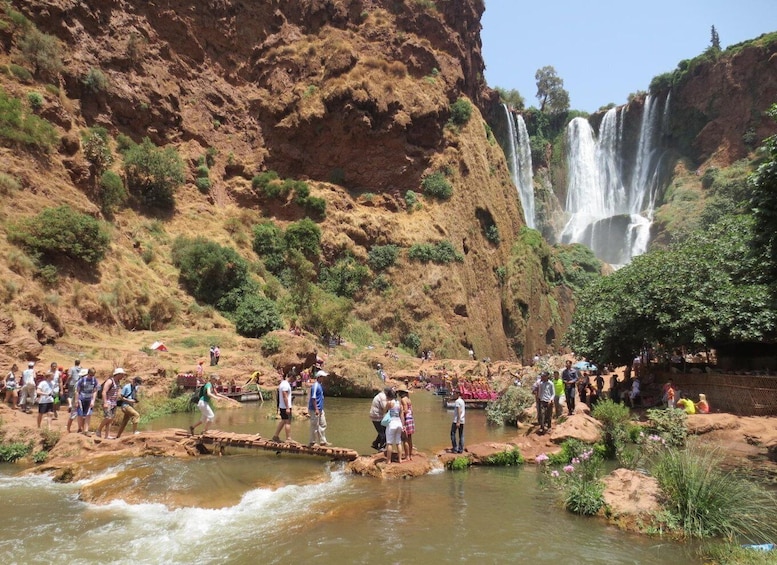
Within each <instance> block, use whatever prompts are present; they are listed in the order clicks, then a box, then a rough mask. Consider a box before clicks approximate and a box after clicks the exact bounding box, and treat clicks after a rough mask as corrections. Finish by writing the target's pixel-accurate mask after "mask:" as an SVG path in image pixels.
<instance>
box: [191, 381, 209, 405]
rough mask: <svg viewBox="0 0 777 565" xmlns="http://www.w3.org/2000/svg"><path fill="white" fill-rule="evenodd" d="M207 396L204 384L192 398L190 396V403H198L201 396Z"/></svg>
mask: <svg viewBox="0 0 777 565" xmlns="http://www.w3.org/2000/svg"><path fill="white" fill-rule="evenodd" d="M205 396H207V394H206V392H205V385H202V386H201V387H200V388H198V389H197V392H195V393H194V394H192V396H191V398H189V404H197V403H198V402H199V401H200V398H205Z"/></svg>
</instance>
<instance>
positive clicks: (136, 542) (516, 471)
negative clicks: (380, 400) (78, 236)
mask: <svg viewBox="0 0 777 565" xmlns="http://www.w3.org/2000/svg"><path fill="white" fill-rule="evenodd" d="M411 398H412V401H413V407H414V413H415V416H416V427H417V433H416V436H415V440H416V442H415V443H416V445H417V446H418V448H419V449H420V450H421V451H424V452H426V453H429V454H431V453H433V452H434V451H436V450H439V449H442V448H444V447H446V445H447V443H448V439H447V438H448V432H449V427H450V417H451V416H450V414H451V413H450V411H446V410H444V409H443V408H442V407H441V405H440V402H439V399H438V397H436V396H432V395H431V394H428V393H425V392H415V393H413V394H412V396H411ZM297 402H299V400H297ZM368 409H369V400H357V399H336V398H327V399H326V412H327V419H328V422H329V428H328V430H327V437H328V439H329V441H330V442H332V443H334V444H335V445H338V446H343V447H351V448H354V449H357V450H359V451H360V452H361V453H368V452H370V449H369V444H370V442H371V441H372V439H373V437H374V430H373V428H372V426H371V424H370V422H369V420H368V418H367V417H366V414H367V411H368ZM273 412H274V403H272V402H265V403H264V404H263V405H261V404H245V405H243V406H241V407H240V408H239V409H232V410H226V409H225V410H219V411H218V412H217V414H216V426H215V427H216V428H218V429H223V430H230V431H235V432H249V433H257V432H259V433H261V434H262V435H263V436H265V437H269V436H271V435H272V432H273V430H274V427H275V424H276V421H275V420H273V419H271V416H272V414H273ZM191 418H193V416H191V415H180V414H179V415H173V416H170V417H168V418H165V419H163V420H156V421H154V422H153V423H152V424H151V425H149V426H148V427H147V429H163V428H168V427H180V428H185V427H187V426H188V424H189V423H190V419H191ZM307 430H308V426H307V421H303V420H300V421H297V422H294V424H293V436H294V437H295V439H297V440H299V441H307ZM513 432H514V430H513ZM511 435H513V434H511V433H510V431H509V430H504V429H501V428H493V427H489V426H487V425H486V423H485V414H484V412H483V411H477V410H468V411H467V425H466V438H465V440H466V442H467V443H476V442H481V441H486V440H492V441H494V440H495V441H499V440H502V439H508V438H509V437H511ZM18 471H19V467H18V466H14V465H0V501H2V506H1V507H2V508H3V509H4V511H5V514H6V519H5V520H3V524H2V527H0V562H2V563H6V564H12V563H19V564H28V563H42V564H43V563H45V564H49V563H51V562H54V561H61V562H63V563H68V565H73V564H82V563H83V564H86V563H133V564H137V563H149V564H159V563H191V562H197V563H229V564H232V563H235V564H252V563H297V562H303V561H306V560H315V561H316V562H317V563H322V564H330V563H332V564H334V563H338V564H342V563H365V564H366V563H382V564H391V563H402V564H414V563H419V564H420V563H464V562H471V561H475V560H477V562H479V563H520V562H532V563H554V564H560V563H592V564H593V563H610V564H627V563H629V564H656V565H658V564H673V563H677V564H680V563H683V564H688V563H699V561H697V560H695V559H694V557H693V556H692V554H691V550H690V549H689V548H688V547H687V546H684V545H681V544H678V543H674V542H670V541H665V540H661V539H658V538H648V537H645V536H637V535H633V534H627V533H624V532H621V531H619V530H618V529H616V528H614V527H611V526H608V525H606V524H604V523H603V522H602V521H600V520H597V519H590V518H581V517H578V516H575V515H572V514H570V513H568V512H566V511H565V510H564V509H563V508H562V507H561V505H560V503H559V502H558V500H557V498H555V496H554V493H553V492H549V491H545V490H542V489H540V488H539V485H538V480H537V479H538V477H537V472H536V469H535V468H534V466H532V465H526V466H524V467H521V468H472V469H469V470H467V471H459V472H448V471H443V470H441V469H440V470H437V471H435V472H433V473H432V474H431V475H428V476H425V477H420V478H415V479H409V480H394V481H380V480H376V479H372V478H364V477H355V476H351V475H347V474H345V473H344V472H343V466H342V465H341V464H339V463H331V462H327V461H325V460H322V459H319V458H310V457H306V456H293V455H288V454H283V455H280V456H278V455H275V454H274V453H271V452H259V453H256V452H253V451H251V452H249V451H246V450H233V451H230V452H229V454H228V456H226V457H203V458H197V459H192V460H191V461H185V460H180V459H174V458H150V457H149V458H144V459H131V460H125V461H119V462H117V463H116V466H115V467H114V468H112V469H110V470H109V471H106V475H107V474H111V473H118V474H119V475H120V476H121V477H122V479H123V480H126V481H127V482H128V484H130V481H135V482H136V483H138V482H140V483H142V484H143V485H144V487H145V492H146V497H145V498H146V502H145V503H142V504H128V503H126V502H124V501H121V500H119V501H115V502H112V503H110V504H107V505H101V506H98V505H93V504H87V503H83V502H80V501H79V500H78V489H79V485H78V484H57V483H54V482H53V481H51V480H50V479H49V478H48V477H44V476H29V477H18V476H16V473H18Z"/></svg>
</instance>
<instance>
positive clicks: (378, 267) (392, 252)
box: [367, 244, 399, 271]
mask: <svg viewBox="0 0 777 565" xmlns="http://www.w3.org/2000/svg"><path fill="white" fill-rule="evenodd" d="M398 257H399V247H397V246H396V245H393V244H388V245H373V246H372V247H371V248H370V251H369V253H367V263H368V264H369V265H370V268H371V269H372V270H373V271H384V270H386V269H388V268H389V267H391V266H392V265H393V264H394V263H396V261H397V258H398Z"/></svg>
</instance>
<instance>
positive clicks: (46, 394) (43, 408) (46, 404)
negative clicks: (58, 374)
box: [37, 373, 54, 430]
mask: <svg viewBox="0 0 777 565" xmlns="http://www.w3.org/2000/svg"><path fill="white" fill-rule="evenodd" d="M53 383H54V373H48V374H47V375H46V378H45V379H43V380H42V381H41V382H40V383H38V387H37V393H38V428H40V423H41V421H42V420H43V415H44V414H45V415H46V429H47V430H48V429H51V415H52V413H53V412H54V385H53Z"/></svg>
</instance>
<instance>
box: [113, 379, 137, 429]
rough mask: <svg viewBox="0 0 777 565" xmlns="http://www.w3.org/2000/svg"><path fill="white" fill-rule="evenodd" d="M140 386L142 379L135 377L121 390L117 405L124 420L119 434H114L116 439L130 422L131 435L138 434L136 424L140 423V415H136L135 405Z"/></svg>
mask: <svg viewBox="0 0 777 565" xmlns="http://www.w3.org/2000/svg"><path fill="white" fill-rule="evenodd" d="M141 384H143V379H141V378H140V377H135V378H134V379H132V382H131V383H127V384H125V385H124V386H123V387H122V388H121V393H120V396H119V401H118V403H117V405H118V407H119V408H121V409H122V411H123V412H124V419H123V420H122V422H121V425H120V426H119V432H118V433H117V434H116V439H119V438H120V437H121V434H122V432H124V428H126V427H127V424H128V423H130V422H132V433H133V434H137V433H139V432H138V422H139V421H140V414H138V411H137V410H136V409H135V405H136V404H137V403H138V387H139V386H140V385H141Z"/></svg>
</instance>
